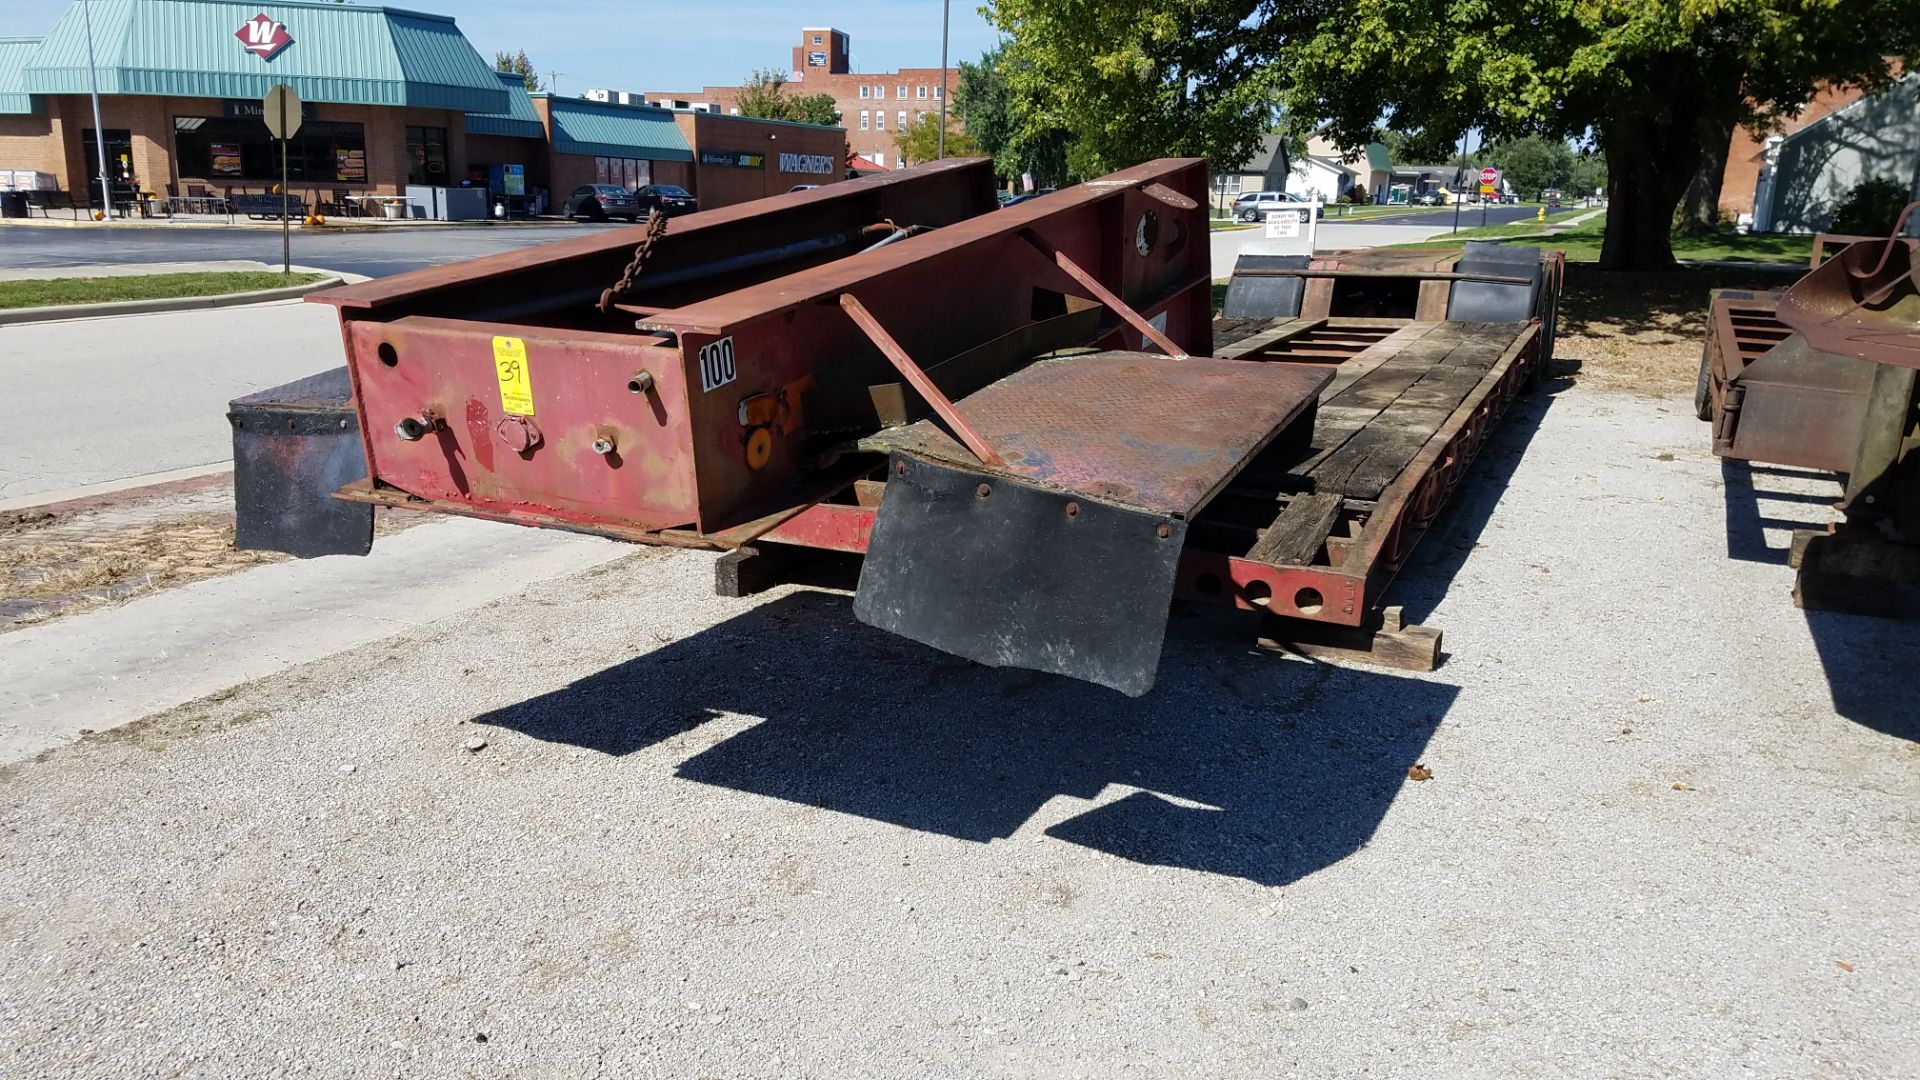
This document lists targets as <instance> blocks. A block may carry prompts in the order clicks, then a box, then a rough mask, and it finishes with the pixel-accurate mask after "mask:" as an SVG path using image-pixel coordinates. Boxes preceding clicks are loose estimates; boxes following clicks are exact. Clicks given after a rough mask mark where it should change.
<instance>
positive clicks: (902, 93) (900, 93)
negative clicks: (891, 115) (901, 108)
mask: <svg viewBox="0 0 1920 1080" xmlns="http://www.w3.org/2000/svg"><path fill="white" fill-rule="evenodd" d="M893 96H894V97H897V98H899V99H900V100H901V101H905V100H907V88H906V87H904V86H896V87H894V88H893Z"/></svg>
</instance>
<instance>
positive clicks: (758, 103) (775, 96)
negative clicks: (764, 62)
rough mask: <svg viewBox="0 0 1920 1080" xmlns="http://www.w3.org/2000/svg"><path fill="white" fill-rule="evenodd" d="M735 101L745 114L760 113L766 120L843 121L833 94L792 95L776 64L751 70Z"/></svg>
mask: <svg viewBox="0 0 1920 1080" xmlns="http://www.w3.org/2000/svg"><path fill="white" fill-rule="evenodd" d="M733 104H734V107H735V108H737V109H739V110H740V115H741V116H757V117H760V118H761V119H763V120H791V121H793V122H794V123H797V124H820V125H823V126H825V127H833V126H835V125H837V124H839V123H840V110H839V108H837V107H836V106H835V105H834V103H833V95H832V94H825V93H822V94H810V95H808V96H806V97H791V96H789V95H788V94H787V77H786V75H785V74H783V73H781V72H779V71H776V70H774V69H773V68H760V69H758V70H755V71H753V72H752V73H750V74H748V75H747V77H746V80H745V81H744V82H742V83H741V84H740V92H739V93H738V94H736V95H735V96H734V101H733Z"/></svg>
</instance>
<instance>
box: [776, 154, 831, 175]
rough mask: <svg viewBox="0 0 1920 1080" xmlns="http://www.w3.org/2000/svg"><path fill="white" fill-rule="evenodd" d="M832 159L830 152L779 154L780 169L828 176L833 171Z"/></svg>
mask: <svg viewBox="0 0 1920 1080" xmlns="http://www.w3.org/2000/svg"><path fill="white" fill-rule="evenodd" d="M833 165H834V159H833V156H832V155H830V154H781V155H780V171H781V172H797V173H814V174H816V175H819V176H828V175H831V174H832V172H833Z"/></svg>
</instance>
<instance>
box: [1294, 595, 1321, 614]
mask: <svg viewBox="0 0 1920 1080" xmlns="http://www.w3.org/2000/svg"><path fill="white" fill-rule="evenodd" d="M1326 605H1327V598H1326V597H1324V596H1321V595H1320V590H1319V589H1301V590H1300V591H1299V592H1297V593H1294V594H1293V610H1295V611H1298V612H1299V613H1300V614H1302V615H1318V614H1319V613H1320V609H1321V608H1323V607H1325V606H1326Z"/></svg>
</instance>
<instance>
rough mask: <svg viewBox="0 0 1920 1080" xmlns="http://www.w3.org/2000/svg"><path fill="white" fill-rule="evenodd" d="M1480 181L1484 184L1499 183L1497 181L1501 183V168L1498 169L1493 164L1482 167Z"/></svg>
mask: <svg viewBox="0 0 1920 1080" xmlns="http://www.w3.org/2000/svg"><path fill="white" fill-rule="evenodd" d="M1480 182H1481V183H1482V184H1497V183H1499V182H1500V170H1499V169H1496V168H1494V167H1493V166H1491V165H1489V166H1487V167H1486V168H1484V169H1481V170H1480Z"/></svg>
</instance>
